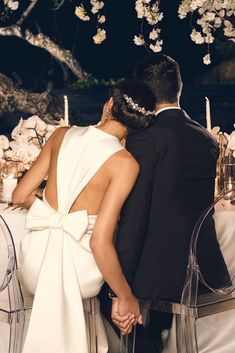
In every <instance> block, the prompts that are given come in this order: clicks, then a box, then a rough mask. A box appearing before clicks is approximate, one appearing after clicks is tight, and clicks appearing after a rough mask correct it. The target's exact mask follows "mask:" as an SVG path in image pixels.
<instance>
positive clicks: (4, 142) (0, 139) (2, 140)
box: [0, 135, 9, 150]
mask: <svg viewBox="0 0 235 353" xmlns="http://www.w3.org/2000/svg"><path fill="white" fill-rule="evenodd" d="M0 147H1V148H2V149H3V150H7V149H8V148H9V140H8V138H7V137H6V136H4V135H0Z"/></svg>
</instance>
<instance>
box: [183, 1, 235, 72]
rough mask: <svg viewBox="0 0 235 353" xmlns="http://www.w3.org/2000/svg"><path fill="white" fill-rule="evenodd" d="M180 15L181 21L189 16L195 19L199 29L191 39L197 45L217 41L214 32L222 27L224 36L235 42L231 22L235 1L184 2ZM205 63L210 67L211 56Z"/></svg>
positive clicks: (206, 57)
mask: <svg viewBox="0 0 235 353" xmlns="http://www.w3.org/2000/svg"><path fill="white" fill-rule="evenodd" d="M178 15H179V18H180V19H183V18H185V17H187V15H190V16H191V18H192V19H194V18H195V22H196V24H197V25H198V26H199V28H196V29H194V30H193V31H192V33H191V39H192V40H193V41H194V42H195V43H197V44H204V43H206V44H209V45H210V44H212V43H213V42H214V40H215V37H214V32H215V31H216V30H217V29H219V28H221V27H222V28H223V30H224V35H225V36H226V37H229V40H231V41H234V42H235V28H234V25H233V24H232V21H230V19H231V18H232V17H234V15H235V1H234V0H213V1H208V0H182V1H181V3H180V5H179V8H178ZM192 15H194V16H192ZM203 61H204V63H205V64H207V65H208V64H209V63H210V61H211V59H210V56H208V55H206V56H204V58H203Z"/></svg>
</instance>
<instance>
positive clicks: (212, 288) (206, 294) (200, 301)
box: [176, 190, 235, 353]
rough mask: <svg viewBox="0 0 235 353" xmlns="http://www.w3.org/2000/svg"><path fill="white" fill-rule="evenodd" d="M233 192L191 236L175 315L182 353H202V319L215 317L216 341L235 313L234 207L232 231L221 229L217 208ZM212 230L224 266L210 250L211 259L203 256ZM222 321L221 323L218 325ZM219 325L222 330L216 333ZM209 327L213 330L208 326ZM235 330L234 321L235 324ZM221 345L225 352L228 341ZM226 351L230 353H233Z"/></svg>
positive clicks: (209, 210)
mask: <svg viewBox="0 0 235 353" xmlns="http://www.w3.org/2000/svg"><path fill="white" fill-rule="evenodd" d="M232 193H234V190H232V191H231V190H230V191H227V192H225V193H223V194H222V195H221V196H219V197H218V198H217V199H216V200H215V202H214V203H213V204H212V205H210V206H209V207H208V208H207V209H206V210H205V212H203V214H202V215H201V217H200V218H199V219H198V221H197V223H196V225H195V228H194V231H193V234H192V238H191V243H190V249H189V258H188V268H187V275H186V280H185V284H184V288H183V293H182V298H181V305H180V314H178V315H176V331H177V348H178V352H180V353H198V352H200V351H201V345H200V344H199V342H200V340H201V336H202V335H205V333H203V332H202V331H200V322H202V323H203V320H204V322H205V318H208V317H210V316H213V317H212V320H211V321H210V322H211V323H212V322H213V321H214V325H213V324H212V325H213V332H214V334H215V336H216V335H217V337H216V339H218V336H219V335H221V329H224V330H226V321H227V320H230V318H231V317H232V316H231V314H232V315H234V314H235V311H234V312H232V313H231V310H234V309H235V291H234V290H235V286H234V285H235V207H234V206H233V208H231V210H230V211H229V212H231V214H230V220H232V222H231V224H230V229H229V232H228V229H227V227H225V228H224V229H220V227H219V226H218V223H219V222H218V216H220V217H221V214H220V215H219V213H220V212H221V210H218V205H219V204H221V200H222V199H224V198H225V199H226V198H228V196H229V195H231V194H232ZM220 207H221V206H220ZM222 212H223V217H226V211H222ZM208 227H209V228H208ZM211 227H214V236H216V237H217V241H218V244H219V247H220V250H221V253H222V255H223V260H224V266H223V263H222V262H223V261H222V260H221V261H219V259H218V258H211V257H210V249H208V250H209V251H207V252H206V253H207V255H208V257H207V258H206V257H205V258H203V257H202V252H203V251H202V250H203V248H204V247H207V246H208V245H209V242H208V239H206V237H207V234H208V229H211ZM226 268H227V269H226ZM221 314H222V316H221ZM202 318H204V319H202ZM219 320H220V321H221V323H219ZM219 324H220V328H219V330H216V328H218V327H219ZM222 325H223V327H222ZM202 326H203V325H202ZM207 328H208V329H210V328H209V327H208V326H207ZM211 328H212V327H211ZM234 329H235V321H234V324H233V330H234ZM216 331H217V332H216ZM219 331H220V332H219ZM207 334H208V335H209V334H210V333H209V332H208V333H207ZM200 335H201V336H200ZM231 335H232V337H231V338H232V341H230V347H231V346H233V348H231V349H233V350H232V351H234V349H235V339H233V332H231ZM221 338H222V335H221ZM207 339H208V340H212V339H213V337H212V336H211V335H210V338H209V337H207ZM214 339H215V337H214ZM216 344H217V345H218V344H219V343H218V342H217V343H216ZM220 344H221V348H220V352H221V353H222V352H223V349H224V348H223V347H222V345H225V344H226V342H222V343H221V342H220ZM212 345H213V342H210V346H211V347H212ZM211 347H210V348H206V347H204V348H203V351H205V350H206V351H208V352H213V351H214V349H215V348H214V349H213V348H211ZM225 351H226V350H224V352H225ZM227 352H228V353H230V351H227Z"/></svg>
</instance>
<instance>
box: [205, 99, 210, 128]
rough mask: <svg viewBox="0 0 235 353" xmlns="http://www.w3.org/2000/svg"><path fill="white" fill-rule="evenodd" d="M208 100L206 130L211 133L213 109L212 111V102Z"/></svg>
mask: <svg viewBox="0 0 235 353" xmlns="http://www.w3.org/2000/svg"><path fill="white" fill-rule="evenodd" d="M205 98H206V128H207V130H208V131H210V132H211V109H210V101H209V99H208V98H207V97H205Z"/></svg>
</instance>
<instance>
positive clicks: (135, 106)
mask: <svg viewBox="0 0 235 353" xmlns="http://www.w3.org/2000/svg"><path fill="white" fill-rule="evenodd" d="M123 97H124V99H125V101H126V102H127V104H128V105H129V106H130V107H131V108H132V109H133V110H136V111H137V112H139V113H142V114H143V115H146V116H149V115H155V114H156V111H155V110H146V109H145V108H144V107H140V106H139V104H137V103H135V102H134V101H133V99H132V98H131V97H129V96H128V95H127V94H123Z"/></svg>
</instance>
